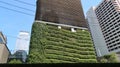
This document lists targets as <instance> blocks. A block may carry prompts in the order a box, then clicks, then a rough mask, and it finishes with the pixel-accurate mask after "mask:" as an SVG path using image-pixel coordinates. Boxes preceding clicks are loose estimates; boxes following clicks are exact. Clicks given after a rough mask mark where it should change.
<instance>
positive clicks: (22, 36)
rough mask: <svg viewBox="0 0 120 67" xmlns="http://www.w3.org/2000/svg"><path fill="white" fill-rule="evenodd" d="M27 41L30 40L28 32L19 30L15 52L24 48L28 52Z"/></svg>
mask: <svg viewBox="0 0 120 67" xmlns="http://www.w3.org/2000/svg"><path fill="white" fill-rule="evenodd" d="M29 41H30V35H29V33H28V32H25V31H21V32H19V35H18V38H17V41H16V47H15V52H16V51H18V50H25V51H26V52H27V54H28V52H29Z"/></svg>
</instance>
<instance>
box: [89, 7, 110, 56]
mask: <svg viewBox="0 0 120 67" xmlns="http://www.w3.org/2000/svg"><path fill="white" fill-rule="evenodd" d="M94 9H95V7H92V8H91V9H90V10H89V11H88V12H87V20H88V25H89V30H90V32H91V35H92V39H93V42H94V46H95V49H96V53H97V56H98V57H101V56H103V55H106V54H109V52H108V50H107V46H106V43H105V40H104V37H103V34H102V31H101V28H100V26H99V23H98V20H97V17H96V14H95V11H94Z"/></svg>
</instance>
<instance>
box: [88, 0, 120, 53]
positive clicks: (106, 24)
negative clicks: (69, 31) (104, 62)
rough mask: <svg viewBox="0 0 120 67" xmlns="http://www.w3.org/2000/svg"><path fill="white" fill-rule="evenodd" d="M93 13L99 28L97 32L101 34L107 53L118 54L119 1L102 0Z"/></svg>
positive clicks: (119, 48)
mask: <svg viewBox="0 0 120 67" xmlns="http://www.w3.org/2000/svg"><path fill="white" fill-rule="evenodd" d="M94 13H95V14H96V18H97V20H96V22H97V21H98V24H99V26H100V30H97V31H101V32H102V35H103V37H104V41H105V43H106V49H107V51H108V53H111V52H120V0H103V1H102V2H101V3H100V4H99V5H98V6H97V7H96V8H95V9H94ZM89 22H93V20H91V21H90V20H88V23H89ZM104 41H103V42H104ZM99 48H100V47H99Z"/></svg>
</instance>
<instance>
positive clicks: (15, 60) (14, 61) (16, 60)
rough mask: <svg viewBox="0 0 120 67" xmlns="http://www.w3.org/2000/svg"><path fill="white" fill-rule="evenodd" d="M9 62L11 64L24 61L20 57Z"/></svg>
mask: <svg viewBox="0 0 120 67" xmlns="http://www.w3.org/2000/svg"><path fill="white" fill-rule="evenodd" d="M8 63H9V64H22V61H21V60H18V59H13V60H11V61H9V62H8Z"/></svg>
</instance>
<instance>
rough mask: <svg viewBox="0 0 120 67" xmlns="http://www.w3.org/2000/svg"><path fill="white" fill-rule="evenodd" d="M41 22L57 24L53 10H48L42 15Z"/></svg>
mask: <svg viewBox="0 0 120 67" xmlns="http://www.w3.org/2000/svg"><path fill="white" fill-rule="evenodd" d="M42 21H47V22H54V23H59V17H58V15H57V14H56V12H55V11H54V10H50V11H46V12H45V14H43V17H42Z"/></svg>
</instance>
